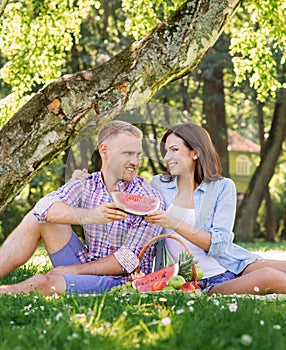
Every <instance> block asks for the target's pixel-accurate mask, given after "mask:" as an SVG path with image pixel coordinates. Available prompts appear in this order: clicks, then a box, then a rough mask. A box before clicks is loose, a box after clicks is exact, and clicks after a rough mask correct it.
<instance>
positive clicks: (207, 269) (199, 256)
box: [165, 204, 226, 278]
mask: <svg viewBox="0 0 286 350" xmlns="http://www.w3.org/2000/svg"><path fill="white" fill-rule="evenodd" d="M167 211H168V213H169V214H171V215H173V216H175V217H177V218H180V219H182V220H184V221H185V222H186V223H188V224H190V225H194V224H195V209H190V208H181V207H177V206H175V205H173V204H171V206H170V207H169V208H168V210H167ZM165 232H166V233H168V234H172V235H174V236H177V237H179V238H180V239H181V240H183V241H184V242H185V243H186V245H187V246H188V247H189V249H190V251H191V253H192V255H193V256H194V260H196V261H198V265H199V266H200V267H201V269H202V270H203V272H204V277H203V278H209V277H212V276H215V275H219V274H221V273H223V272H225V271H226V269H225V268H224V267H223V266H221V265H220V264H219V263H218V262H217V261H216V260H215V259H214V258H213V257H211V256H208V255H207V253H206V252H205V251H204V250H203V249H201V248H199V247H197V246H196V245H194V244H192V243H191V242H189V241H188V240H187V239H185V238H183V237H182V236H181V235H179V234H178V233H176V232H174V231H172V230H171V229H165ZM165 242H166V247H167V249H168V251H169V253H170V254H171V256H172V258H173V259H174V261H177V260H178V258H179V255H180V253H181V252H182V251H184V250H185V248H184V247H183V246H182V245H181V243H180V242H178V241H176V240H174V239H171V238H166V240H165Z"/></svg>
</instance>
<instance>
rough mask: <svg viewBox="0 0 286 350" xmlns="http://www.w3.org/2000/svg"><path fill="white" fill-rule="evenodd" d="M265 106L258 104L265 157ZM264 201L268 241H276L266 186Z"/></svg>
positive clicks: (274, 224) (261, 144) (268, 192)
mask: <svg viewBox="0 0 286 350" xmlns="http://www.w3.org/2000/svg"><path fill="white" fill-rule="evenodd" d="M263 106H264V104H263V103H261V102H257V112H258V113H257V116H258V126H259V140H260V146H261V155H263V153H264V152H265V151H264V148H265V146H266V143H265V137H264V131H265V130H264V111H263ZM264 200H265V206H266V218H265V229H266V239H268V240H270V241H274V240H275V237H276V222H275V215H274V208H273V202H272V198H271V194H270V190H269V186H268V185H267V186H266V190H265V193H264Z"/></svg>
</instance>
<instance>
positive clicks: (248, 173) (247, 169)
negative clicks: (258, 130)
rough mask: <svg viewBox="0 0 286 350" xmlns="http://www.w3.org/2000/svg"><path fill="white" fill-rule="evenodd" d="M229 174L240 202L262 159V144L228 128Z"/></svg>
mask: <svg viewBox="0 0 286 350" xmlns="http://www.w3.org/2000/svg"><path fill="white" fill-rule="evenodd" d="M227 133H228V151H229V153H228V154H229V175H230V177H231V178H232V180H233V181H234V182H235V185H236V190H237V199H238V204H239V202H240V201H241V200H242V199H243V195H244V193H245V191H246V189H247V187H248V184H249V181H250V179H251V177H252V175H253V173H254V171H255V169H256V167H257V166H258V164H259V161H260V146H258V145H257V144H255V143H254V142H252V141H251V140H248V139H246V138H244V137H242V136H241V135H239V134H238V133H237V132H235V131H233V130H231V129H228V131H227Z"/></svg>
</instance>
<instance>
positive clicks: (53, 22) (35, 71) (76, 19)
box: [0, 0, 98, 112]
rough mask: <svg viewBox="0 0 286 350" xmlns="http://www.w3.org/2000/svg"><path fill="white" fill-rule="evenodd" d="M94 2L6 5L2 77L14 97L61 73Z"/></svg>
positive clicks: (29, 0) (0, 36) (0, 40)
mask: <svg viewBox="0 0 286 350" xmlns="http://www.w3.org/2000/svg"><path fill="white" fill-rule="evenodd" d="M93 4H96V5H97V6H98V1H94V0H78V1H72V0H65V1H62V0H44V1H35V0H25V1H18V2H15V3H10V4H8V5H7V7H6V9H5V15H4V16H3V17H2V18H1V19H0V25H1V29H0V50H1V55H2V56H3V58H4V59H5V60H6V63H5V64H4V66H3V67H2V69H1V71H0V77H1V79H2V80H3V81H4V82H5V83H7V84H9V85H10V86H11V89H12V94H13V95H12V101H14V102H15V100H16V101H18V100H19V99H20V98H21V97H22V96H23V95H25V94H27V93H31V91H32V90H33V89H34V88H38V87H42V86H44V85H47V84H49V83H50V82H52V81H53V80H55V79H56V78H58V77H59V76H60V75H61V74H62V71H61V68H62V67H63V65H64V64H65V62H66V56H67V54H68V53H69V52H70V50H71V48H72V46H73V44H76V43H77V42H78V40H79V37H80V25H81V21H82V19H83V18H85V17H86V16H87V14H88V12H89V10H90V7H91V6H92V5H93ZM18 108H19V105H18V104H17V105H16V110H17V109H18ZM6 109H7V108H6ZM7 110H9V108H8V109H7ZM11 112H13V111H11Z"/></svg>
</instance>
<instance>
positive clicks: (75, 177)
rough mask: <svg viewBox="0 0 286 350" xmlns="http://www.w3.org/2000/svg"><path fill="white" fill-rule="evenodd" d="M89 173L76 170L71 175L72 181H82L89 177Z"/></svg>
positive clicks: (84, 170)
mask: <svg viewBox="0 0 286 350" xmlns="http://www.w3.org/2000/svg"><path fill="white" fill-rule="evenodd" d="M89 175H90V174H89V172H88V171H87V170H86V169H82V170H80V169H76V170H75V171H74V172H73V173H72V177H71V179H72V180H84V179H86V178H87V177H89Z"/></svg>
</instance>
